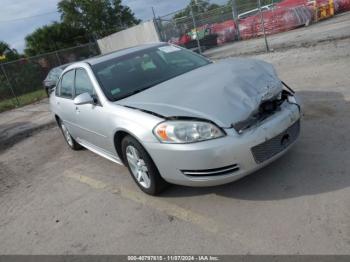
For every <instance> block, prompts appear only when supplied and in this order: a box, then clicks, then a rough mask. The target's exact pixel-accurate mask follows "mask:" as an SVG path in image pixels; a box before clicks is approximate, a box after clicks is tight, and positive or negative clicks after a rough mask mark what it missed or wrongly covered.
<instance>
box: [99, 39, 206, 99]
mask: <svg viewBox="0 0 350 262" xmlns="http://www.w3.org/2000/svg"><path fill="white" fill-rule="evenodd" d="M209 63H210V61H208V60H207V59H205V58H204V57H202V56H199V55H197V54H195V53H193V52H191V51H188V50H185V49H182V48H179V47H176V46H172V45H165V46H158V47H152V48H149V49H145V50H142V51H139V52H135V53H131V54H128V55H125V56H122V57H117V58H113V59H110V60H108V61H104V62H101V63H98V64H95V65H93V66H92V69H93V71H94V73H95V75H96V77H97V79H98V81H99V82H100V85H101V87H102V89H103V91H104V93H105V95H106V96H107V98H108V99H110V100H112V101H116V100H119V99H122V98H125V97H128V96H130V95H133V94H135V93H138V92H141V91H142V90H145V89H147V88H150V87H152V86H155V85H157V84H159V83H161V82H164V81H166V80H169V79H171V78H173V77H175V76H178V75H181V74H184V73H186V72H189V71H191V70H194V69H196V68H198V67H201V66H204V65H207V64H209Z"/></svg>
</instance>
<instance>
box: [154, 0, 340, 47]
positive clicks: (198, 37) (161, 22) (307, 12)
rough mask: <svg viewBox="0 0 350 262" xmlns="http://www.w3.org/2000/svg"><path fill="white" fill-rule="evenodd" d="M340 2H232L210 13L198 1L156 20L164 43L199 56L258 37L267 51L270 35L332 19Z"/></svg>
mask: <svg viewBox="0 0 350 262" xmlns="http://www.w3.org/2000/svg"><path fill="white" fill-rule="evenodd" d="M337 1H341V0H330V1H323V0H322V1H321V0H320V1H302V0H295V1H282V0H247V1H244V2H243V3H242V1H237V0H231V1H229V2H228V4H226V5H221V6H217V7H216V8H212V9H211V10H209V9H208V7H207V6H200V3H201V2H200V1H198V2H197V4H195V5H192V6H190V7H189V8H186V9H183V10H179V11H177V12H174V13H171V14H168V15H165V16H162V17H155V19H154V20H155V23H156V25H157V27H158V31H159V34H160V37H161V39H162V41H166V42H171V43H174V44H178V45H181V46H184V47H186V48H189V49H193V50H194V51H197V52H202V51H205V50H207V49H209V48H213V47H217V46H221V45H224V44H226V43H230V42H235V41H240V40H246V39H252V38H259V37H260V38H261V41H262V43H263V44H264V45H265V46H266V50H267V51H268V50H269V43H268V40H267V36H268V35H271V34H276V33H280V32H285V31H288V30H291V29H295V28H298V27H301V26H304V25H308V24H309V23H311V22H318V21H319V20H321V19H323V18H328V17H331V16H333V15H334V13H335V12H337V10H336V8H335V6H338V5H337V4H336V2H337ZM237 3H240V4H237Z"/></svg>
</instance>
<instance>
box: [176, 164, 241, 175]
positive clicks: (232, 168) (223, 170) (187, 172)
mask: <svg viewBox="0 0 350 262" xmlns="http://www.w3.org/2000/svg"><path fill="white" fill-rule="evenodd" d="M238 170H239V166H238V165H236V164H235V165H231V166H226V167H220V168H215V169H207V170H181V171H182V173H183V174H184V175H186V176H196V177H199V176H220V175H227V174H231V173H233V172H236V171H238Z"/></svg>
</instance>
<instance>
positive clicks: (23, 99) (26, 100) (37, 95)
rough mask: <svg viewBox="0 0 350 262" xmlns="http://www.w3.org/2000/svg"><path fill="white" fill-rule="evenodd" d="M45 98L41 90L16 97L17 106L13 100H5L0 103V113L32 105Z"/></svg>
mask: <svg viewBox="0 0 350 262" xmlns="http://www.w3.org/2000/svg"><path fill="white" fill-rule="evenodd" d="M45 97H46V93H45V91H44V90H43V89H40V90H37V91H34V92H31V93H28V94H24V95H21V96H19V97H18V101H19V106H18V105H17V101H16V99H14V98H11V99H6V100H3V101H0V113H1V112H4V111H7V110H10V109H13V108H16V107H21V106H25V105H29V104H32V103H35V102H37V101H40V100H41V99H43V98H45Z"/></svg>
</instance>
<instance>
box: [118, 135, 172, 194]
mask: <svg viewBox="0 0 350 262" xmlns="http://www.w3.org/2000/svg"><path fill="white" fill-rule="evenodd" d="M122 151H123V158H124V160H125V163H126V164H127V167H128V169H129V172H130V173H131V175H132V177H133V179H134V180H135V182H136V184H137V185H138V186H139V187H140V189H141V190H142V191H143V192H145V193H147V194H149V195H157V194H159V193H160V192H162V191H163V190H164V189H165V188H166V186H167V185H168V183H167V182H166V181H165V180H164V179H163V178H162V177H161V175H160V174H159V171H158V169H157V167H156V165H155V164H154V162H153V160H152V159H151V157H150V156H149V154H148V153H147V152H146V150H145V149H144V148H143V146H142V145H141V144H140V143H139V142H138V141H137V140H136V139H134V138H133V137H131V136H126V137H125V138H124V139H123V141H122Z"/></svg>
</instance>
